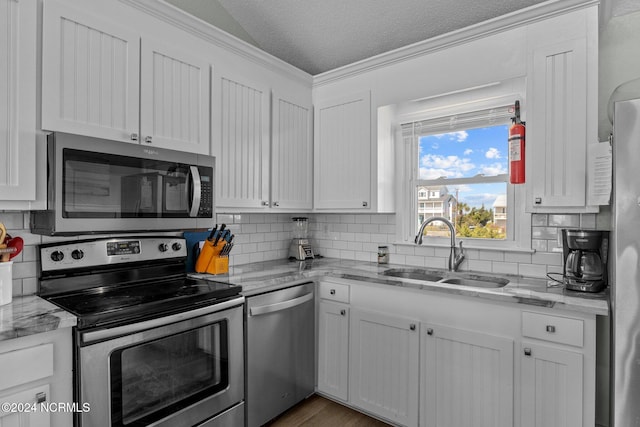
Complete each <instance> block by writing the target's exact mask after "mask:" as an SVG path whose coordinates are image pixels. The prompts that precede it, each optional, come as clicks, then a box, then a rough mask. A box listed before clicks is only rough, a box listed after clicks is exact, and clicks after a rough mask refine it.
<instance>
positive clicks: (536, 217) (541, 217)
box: [531, 214, 548, 227]
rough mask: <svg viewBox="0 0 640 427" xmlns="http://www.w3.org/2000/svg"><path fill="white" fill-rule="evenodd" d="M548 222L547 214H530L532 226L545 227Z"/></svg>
mask: <svg viewBox="0 0 640 427" xmlns="http://www.w3.org/2000/svg"><path fill="white" fill-rule="evenodd" d="M547 224H548V216H547V214H533V215H531V226H532V227H546V226H547Z"/></svg>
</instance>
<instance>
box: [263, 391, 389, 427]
mask: <svg viewBox="0 0 640 427" xmlns="http://www.w3.org/2000/svg"><path fill="white" fill-rule="evenodd" d="M267 426H269V427H298V426H306V427H325V426H326V427H336V426H340V427H383V426H389V424H386V423H383V422H382V421H379V420H376V419H375V418H371V417H369V416H367V415H364V414H361V413H360V412H357V411H354V410H353V409H350V408H347V407H346V406H342V405H340V404H338V403H335V402H333V401H331V400H329V399H325V398H324V397H321V396H318V395H313V396H311V397H309V398H308V399H307V400H304V401H302V402H300V403H299V404H297V405H296V406H294V407H293V408H291V409H289V410H288V411H287V412H285V413H284V414H282V415H280V416H279V417H278V418H276V419H275V420H274V421H272V422H270V423H269V424H267Z"/></svg>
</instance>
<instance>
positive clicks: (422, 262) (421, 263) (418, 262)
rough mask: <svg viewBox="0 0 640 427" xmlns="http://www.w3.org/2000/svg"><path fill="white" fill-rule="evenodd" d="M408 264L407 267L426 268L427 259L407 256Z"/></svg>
mask: <svg viewBox="0 0 640 427" xmlns="http://www.w3.org/2000/svg"><path fill="white" fill-rule="evenodd" d="M405 259H406V261H405V262H406V264H407V265H412V266H414V267H426V259H425V257H422V256H415V255H407V256H406V258H405Z"/></svg>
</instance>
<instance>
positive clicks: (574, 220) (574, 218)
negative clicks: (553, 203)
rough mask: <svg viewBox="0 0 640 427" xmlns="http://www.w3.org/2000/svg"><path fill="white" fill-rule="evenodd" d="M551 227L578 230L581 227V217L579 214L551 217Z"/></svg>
mask: <svg viewBox="0 0 640 427" xmlns="http://www.w3.org/2000/svg"><path fill="white" fill-rule="evenodd" d="M549 226H550V227H569V228H578V227H580V215H579V214H566V215H558V214H553V215H549Z"/></svg>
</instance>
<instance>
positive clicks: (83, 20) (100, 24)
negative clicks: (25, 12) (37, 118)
mask: <svg viewBox="0 0 640 427" xmlns="http://www.w3.org/2000/svg"><path fill="white" fill-rule="evenodd" d="M42 56H43V60H42V62H43V64H44V66H43V67H42V68H43V70H42V128H43V129H45V130H52V131H63V132H69V133H75V134H82V135H91V136H97V137H101V138H106V139H114V140H121V141H131V140H132V138H133V139H134V140H135V139H137V135H138V133H139V97H140V94H139V79H140V36H139V34H138V33H137V32H136V31H132V30H129V29H127V28H124V27H121V26H119V25H116V24H114V23H113V22H109V21H102V20H100V19H98V18H96V17H95V16H93V15H92V14H91V13H87V11H86V10H83V9H72V8H69V7H67V6H66V5H63V4H61V3H57V2H55V1H46V2H45V4H44V17H43V47H42Z"/></svg>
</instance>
